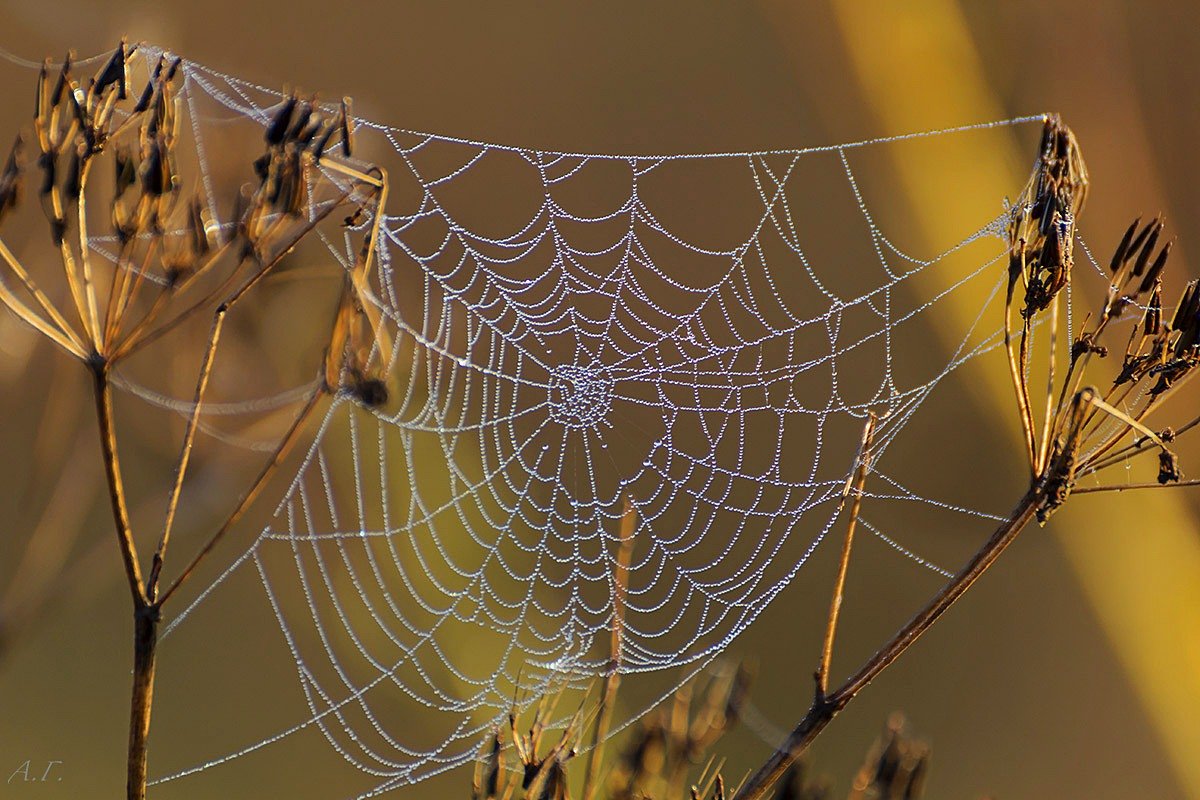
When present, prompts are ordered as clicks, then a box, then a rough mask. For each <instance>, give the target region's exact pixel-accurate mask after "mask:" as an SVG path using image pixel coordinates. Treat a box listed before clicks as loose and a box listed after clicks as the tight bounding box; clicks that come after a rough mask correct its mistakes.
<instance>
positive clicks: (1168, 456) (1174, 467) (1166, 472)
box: [1158, 447, 1183, 484]
mask: <svg viewBox="0 0 1200 800" xmlns="http://www.w3.org/2000/svg"><path fill="white" fill-rule="evenodd" d="M1182 477H1183V473H1181V472H1180V471H1179V456H1177V455H1175V454H1174V453H1172V452H1171V451H1170V450H1168V449H1166V448H1165V447H1164V448H1163V449H1162V450H1161V451H1160V452H1159V454H1158V482H1159V483H1164V484H1165V483H1178V482H1179V480H1180V478H1182Z"/></svg>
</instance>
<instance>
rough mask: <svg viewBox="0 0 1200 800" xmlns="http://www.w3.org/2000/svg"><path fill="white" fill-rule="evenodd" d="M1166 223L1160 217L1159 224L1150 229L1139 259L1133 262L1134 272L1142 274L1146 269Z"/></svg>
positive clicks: (1136, 274)
mask: <svg viewBox="0 0 1200 800" xmlns="http://www.w3.org/2000/svg"><path fill="white" fill-rule="evenodd" d="M1164 224H1165V223H1164V222H1163V221H1162V218H1161V217H1160V218H1159V220H1158V222H1157V224H1156V225H1155V226H1154V228H1153V229H1152V230H1151V231H1150V236H1149V237H1148V238H1147V239H1146V243H1145V244H1143V245H1142V249H1141V250H1140V251H1139V252H1138V256H1137V260H1136V261H1135V262H1134V263H1133V274H1134V275H1135V276H1140V275H1141V274H1142V273H1143V272H1144V271H1145V269H1146V264H1147V263H1149V261H1150V254H1151V253H1153V252H1154V247H1155V246H1156V245H1157V244H1158V237H1159V236H1160V235H1161V234H1162V230H1163V225H1164Z"/></svg>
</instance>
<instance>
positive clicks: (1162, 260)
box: [1138, 240, 1175, 294]
mask: <svg viewBox="0 0 1200 800" xmlns="http://www.w3.org/2000/svg"><path fill="white" fill-rule="evenodd" d="M1173 244H1175V242H1174V240H1172V241H1170V242H1167V243H1166V244H1165V245H1163V249H1162V250H1160V251H1159V253H1158V258H1156V259H1154V263H1153V264H1151V265H1150V269H1148V270H1146V277H1144V278H1142V285H1141V286H1139V287H1138V293H1139V294H1145V293H1146V292H1148V291H1150V288H1151V287H1152V286H1154V284H1155V282H1156V281H1157V280H1158V276H1159V275H1161V274H1162V271H1163V267H1165V266H1166V265H1167V258H1168V257H1169V256H1170V255H1171V246H1172V245H1173Z"/></svg>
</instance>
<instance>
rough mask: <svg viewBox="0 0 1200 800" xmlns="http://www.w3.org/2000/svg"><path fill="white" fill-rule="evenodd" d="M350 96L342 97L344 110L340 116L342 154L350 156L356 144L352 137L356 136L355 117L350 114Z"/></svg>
mask: <svg viewBox="0 0 1200 800" xmlns="http://www.w3.org/2000/svg"><path fill="white" fill-rule="evenodd" d="M350 103H351V101H350V98H349V97H343V98H342V111H341V115H340V118H339V123H340V124H341V128H342V155H344V156H345V157H346V158H350V157H351V155H352V153H353V149H354V145H353V143H352V139H353V137H354V118H353V117H351V116H350Z"/></svg>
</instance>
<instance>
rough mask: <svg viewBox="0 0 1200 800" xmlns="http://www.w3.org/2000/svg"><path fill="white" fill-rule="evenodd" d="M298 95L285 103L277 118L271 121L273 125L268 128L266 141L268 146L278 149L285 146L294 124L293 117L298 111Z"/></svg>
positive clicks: (292, 96)
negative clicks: (285, 139) (289, 131)
mask: <svg viewBox="0 0 1200 800" xmlns="http://www.w3.org/2000/svg"><path fill="white" fill-rule="evenodd" d="M297 102H298V101H297V100H296V95H291V96H290V97H288V99H287V100H286V101H285V102H284V104H283V107H282V108H280V109H279V112H278V113H276V114H275V118H274V119H273V120H271V124H270V125H269V126H267V133H266V136H265V138H266V140H267V144H269V145H271V146H272V147H278V146H279V145H281V144H283V141H284V138H285V137H286V136H287V131H288V128H289V127H290V126H291V124H292V115H293V114H294V113H295V111H296V103H297Z"/></svg>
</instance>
